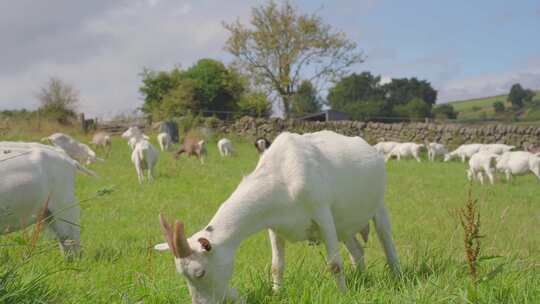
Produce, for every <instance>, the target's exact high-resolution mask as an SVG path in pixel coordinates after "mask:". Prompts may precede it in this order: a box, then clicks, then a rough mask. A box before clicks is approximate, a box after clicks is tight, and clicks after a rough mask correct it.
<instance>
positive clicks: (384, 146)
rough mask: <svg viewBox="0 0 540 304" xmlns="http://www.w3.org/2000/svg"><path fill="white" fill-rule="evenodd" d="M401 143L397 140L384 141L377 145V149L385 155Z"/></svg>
mask: <svg viewBox="0 0 540 304" xmlns="http://www.w3.org/2000/svg"><path fill="white" fill-rule="evenodd" d="M397 145H399V143H398V142H395V141H382V142H379V143H377V144H376V145H375V146H373V147H374V148H375V150H377V151H378V152H379V153H381V154H383V155H388V153H390V152H392V150H394V148H395V147H396V146H397Z"/></svg>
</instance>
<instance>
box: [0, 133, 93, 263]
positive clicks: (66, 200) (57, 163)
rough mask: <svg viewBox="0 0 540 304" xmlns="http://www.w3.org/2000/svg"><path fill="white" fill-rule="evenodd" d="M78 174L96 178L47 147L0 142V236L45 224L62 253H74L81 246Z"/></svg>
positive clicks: (62, 154)
mask: <svg viewBox="0 0 540 304" xmlns="http://www.w3.org/2000/svg"><path fill="white" fill-rule="evenodd" d="M77 171H81V172H83V173H85V174H88V175H92V176H95V173H93V172H92V171H90V170H88V169H86V168H84V167H83V166H82V165H80V164H79V163H78V162H77V161H75V160H73V159H72V158H70V157H69V156H68V155H67V154H66V153H64V152H63V151H62V152H60V151H57V150H56V149H54V148H52V147H50V146H46V145H40V144H37V143H22V142H1V143H0V172H2V173H1V174H2V176H3V177H2V178H1V182H0V234H4V233H10V232H13V231H17V230H20V229H23V228H25V227H27V226H29V225H32V224H34V223H37V222H40V223H45V224H47V226H48V227H49V228H51V230H52V231H53V232H54V233H55V235H56V236H57V237H58V239H59V241H60V248H61V249H62V251H63V252H64V253H68V254H71V253H76V252H77V251H78V250H79V244H80V229H79V222H80V221H79V219H80V206H79V205H78V204H77V203H76V201H75V173H76V172H77ZM4 177H5V178H4Z"/></svg>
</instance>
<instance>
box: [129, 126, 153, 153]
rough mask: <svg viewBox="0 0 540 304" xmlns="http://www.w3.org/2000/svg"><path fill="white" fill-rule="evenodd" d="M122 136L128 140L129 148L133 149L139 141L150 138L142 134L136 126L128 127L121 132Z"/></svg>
mask: <svg viewBox="0 0 540 304" xmlns="http://www.w3.org/2000/svg"><path fill="white" fill-rule="evenodd" d="M122 138H125V139H127V140H128V146H129V147H130V148H131V150H133V149H135V146H136V145H137V143H138V142H139V141H142V140H150V137H148V136H146V135H145V134H143V132H142V131H141V129H139V127H137V126H133V127H129V128H128V129H127V130H126V131H125V132H124V133H122Z"/></svg>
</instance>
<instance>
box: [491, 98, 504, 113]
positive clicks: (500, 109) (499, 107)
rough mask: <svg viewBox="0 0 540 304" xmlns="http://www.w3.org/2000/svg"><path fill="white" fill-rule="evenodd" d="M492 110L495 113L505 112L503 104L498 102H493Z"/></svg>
mask: <svg viewBox="0 0 540 304" xmlns="http://www.w3.org/2000/svg"><path fill="white" fill-rule="evenodd" d="M493 110H494V111H495V113H504V111H505V110H506V109H505V106H504V102H502V101H500V100H498V101H495V102H494V103H493Z"/></svg>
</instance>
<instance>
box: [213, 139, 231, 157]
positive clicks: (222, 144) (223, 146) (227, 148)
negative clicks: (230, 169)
mask: <svg viewBox="0 0 540 304" xmlns="http://www.w3.org/2000/svg"><path fill="white" fill-rule="evenodd" d="M217 146H218V150H219V154H221V156H231V155H232V154H233V153H234V149H233V146H232V142H231V141H230V140H228V139H227V138H222V139H220V140H219V141H218V143H217Z"/></svg>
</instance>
